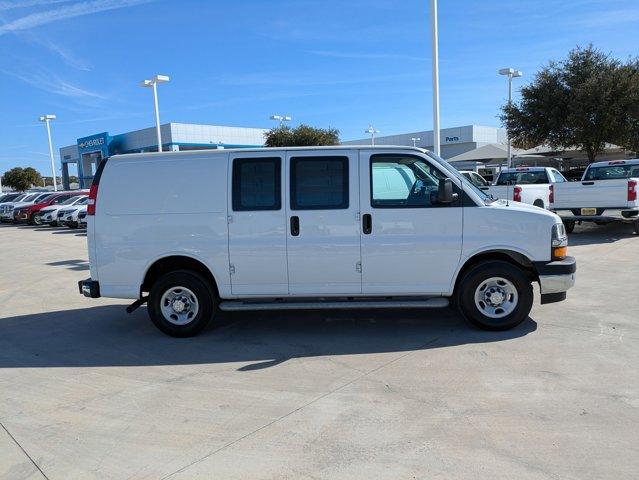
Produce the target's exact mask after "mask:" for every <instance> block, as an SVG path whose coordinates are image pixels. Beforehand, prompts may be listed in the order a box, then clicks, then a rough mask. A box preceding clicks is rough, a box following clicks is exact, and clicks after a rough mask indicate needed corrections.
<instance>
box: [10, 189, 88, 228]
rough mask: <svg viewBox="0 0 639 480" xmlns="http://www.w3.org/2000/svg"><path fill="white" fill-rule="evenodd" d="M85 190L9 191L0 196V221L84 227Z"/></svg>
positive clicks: (86, 195)
mask: <svg viewBox="0 0 639 480" xmlns="http://www.w3.org/2000/svg"><path fill="white" fill-rule="evenodd" d="M87 202H88V191H87V190H72V191H64V192H26V193H9V194H6V195H3V196H0V221H1V222H3V223H16V224H19V223H23V224H28V225H45V224H46V225H50V226H60V225H65V226H68V227H70V228H78V227H81V226H86V221H84V222H83V219H84V218H86V217H80V214H81V213H82V211H85V212H86V205H87Z"/></svg>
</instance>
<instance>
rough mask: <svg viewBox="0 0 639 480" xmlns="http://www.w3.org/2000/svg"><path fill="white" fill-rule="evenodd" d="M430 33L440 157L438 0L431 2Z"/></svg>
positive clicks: (436, 144) (435, 147)
mask: <svg viewBox="0 0 639 480" xmlns="http://www.w3.org/2000/svg"><path fill="white" fill-rule="evenodd" d="M430 33H431V48H432V54H431V58H432V71H433V152H435V155H439V154H440V148H439V141H440V133H439V40H438V35H437V0H430Z"/></svg>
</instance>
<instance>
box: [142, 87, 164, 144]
mask: <svg viewBox="0 0 639 480" xmlns="http://www.w3.org/2000/svg"><path fill="white" fill-rule="evenodd" d="M168 81H169V77H168V76H167V75H156V76H155V77H153V78H152V79H151V80H142V81H141V82H140V86H141V87H146V88H152V89H153V106H154V107H155V130H156V133H157V136H158V152H161V151H162V134H161V133H160V107H159V106H158V83H167V82H168Z"/></svg>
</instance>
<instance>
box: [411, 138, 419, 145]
mask: <svg viewBox="0 0 639 480" xmlns="http://www.w3.org/2000/svg"><path fill="white" fill-rule="evenodd" d="M411 140H412V141H413V147H416V146H417V142H419V141H420V140H421V138H419V137H413V138H411Z"/></svg>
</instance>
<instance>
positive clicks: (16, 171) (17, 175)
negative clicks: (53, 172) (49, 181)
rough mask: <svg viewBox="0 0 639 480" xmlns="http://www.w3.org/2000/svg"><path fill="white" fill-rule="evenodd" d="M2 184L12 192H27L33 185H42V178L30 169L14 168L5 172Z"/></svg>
mask: <svg viewBox="0 0 639 480" xmlns="http://www.w3.org/2000/svg"><path fill="white" fill-rule="evenodd" d="M2 184H3V185H7V186H9V187H11V188H13V189H14V190H18V191H23V190H28V189H29V188H31V187H32V186H34V185H38V186H40V185H42V177H41V176H40V174H39V173H38V172H37V171H36V170H35V169H34V168H32V167H27V168H21V167H15V168H12V169H11V170H9V171H8V172H5V174H4V175H3V177H2Z"/></svg>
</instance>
